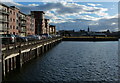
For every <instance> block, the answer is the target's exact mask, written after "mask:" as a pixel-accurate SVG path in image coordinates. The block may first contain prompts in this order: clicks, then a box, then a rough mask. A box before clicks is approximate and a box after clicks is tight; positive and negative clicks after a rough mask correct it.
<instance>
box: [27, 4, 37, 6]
mask: <svg viewBox="0 0 120 83" xmlns="http://www.w3.org/2000/svg"><path fill="white" fill-rule="evenodd" d="M28 6H39V4H28Z"/></svg>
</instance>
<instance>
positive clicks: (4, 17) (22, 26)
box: [0, 4, 35, 36]
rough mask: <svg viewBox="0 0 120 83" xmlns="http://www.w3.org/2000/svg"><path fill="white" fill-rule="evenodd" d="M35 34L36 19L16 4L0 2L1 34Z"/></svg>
mask: <svg viewBox="0 0 120 83" xmlns="http://www.w3.org/2000/svg"><path fill="white" fill-rule="evenodd" d="M6 33H8V34H18V35H21V36H27V35H32V34H35V19H34V18H33V17H32V16H29V15H26V14H24V13H22V12H21V11H20V10H19V8H17V7H15V6H10V7H9V6H6V5H4V4H0V34H6Z"/></svg>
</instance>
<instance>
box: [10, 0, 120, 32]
mask: <svg viewBox="0 0 120 83" xmlns="http://www.w3.org/2000/svg"><path fill="white" fill-rule="evenodd" d="M8 4H9V5H12V4H13V5H16V6H17V7H19V8H20V10H21V11H22V12H24V13H26V14H28V13H30V11H35V10H39V11H44V12H45V17H46V18H49V19H50V22H51V23H52V24H55V25H56V26H57V29H58V30H61V29H75V30H80V29H87V27H88V26H90V28H91V30H94V31H95V30H96V31H100V30H106V29H110V30H112V31H115V30H117V29H116V28H118V26H117V25H118V23H117V22H118V20H117V19H118V15H114V16H110V15H109V14H108V13H107V11H108V9H107V8H102V6H100V5H101V4H89V5H93V6H92V7H91V6H87V5H82V4H78V3H68V2H65V1H63V2H55V3H45V4H42V5H39V4H29V5H21V4H18V3H8ZM97 6H100V7H97ZM94 15H96V16H97V17H96V16H94Z"/></svg>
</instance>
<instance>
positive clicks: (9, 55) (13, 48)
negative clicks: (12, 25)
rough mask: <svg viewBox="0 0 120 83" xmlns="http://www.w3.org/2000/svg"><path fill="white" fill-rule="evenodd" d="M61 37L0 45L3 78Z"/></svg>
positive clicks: (57, 41) (44, 50)
mask: <svg viewBox="0 0 120 83" xmlns="http://www.w3.org/2000/svg"><path fill="white" fill-rule="evenodd" d="M61 40H62V38H61V37H57V38H50V39H45V40H40V41H30V42H24V43H16V44H10V45H3V46H2V49H1V50H2V76H3V80H4V79H5V77H6V76H9V75H10V74H11V73H12V72H13V71H16V70H20V68H21V67H22V66H23V65H24V64H25V63H27V62H29V61H30V60H32V59H34V58H37V57H39V56H42V54H44V53H45V52H47V51H48V50H50V49H51V48H52V47H54V46H55V45H57V44H58V43H59V42H60V41H61Z"/></svg>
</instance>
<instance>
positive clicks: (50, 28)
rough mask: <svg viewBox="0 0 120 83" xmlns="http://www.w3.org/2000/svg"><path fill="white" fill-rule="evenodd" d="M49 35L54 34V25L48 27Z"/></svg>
mask: <svg viewBox="0 0 120 83" xmlns="http://www.w3.org/2000/svg"><path fill="white" fill-rule="evenodd" d="M49 34H56V26H55V25H50V26H49Z"/></svg>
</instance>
